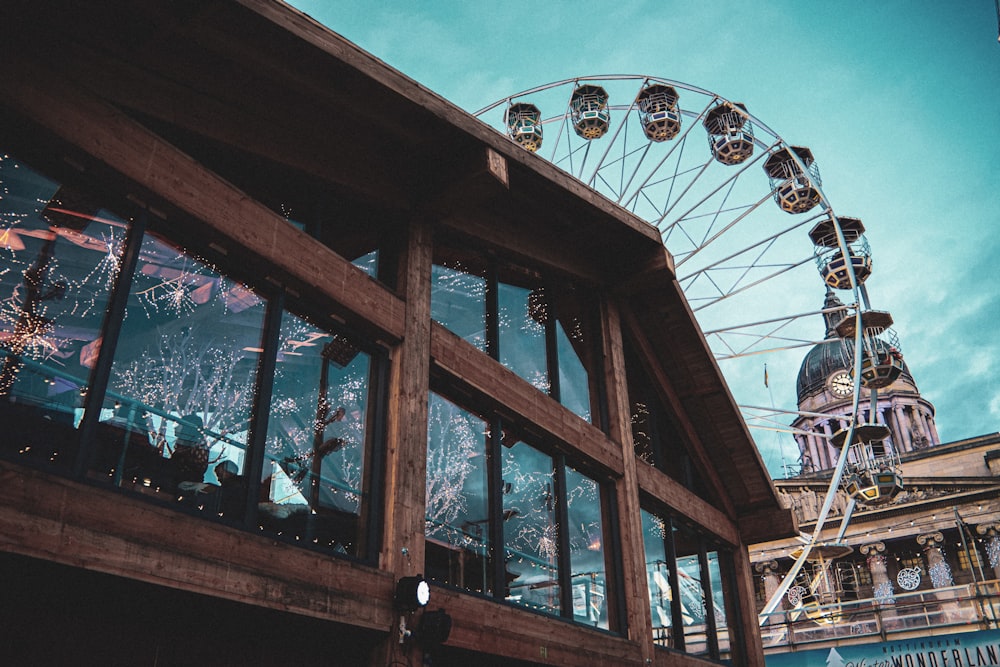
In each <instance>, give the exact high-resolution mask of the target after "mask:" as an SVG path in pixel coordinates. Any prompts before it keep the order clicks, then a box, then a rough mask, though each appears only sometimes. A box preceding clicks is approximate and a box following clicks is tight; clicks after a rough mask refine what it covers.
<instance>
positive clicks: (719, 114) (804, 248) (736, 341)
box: [475, 74, 874, 618]
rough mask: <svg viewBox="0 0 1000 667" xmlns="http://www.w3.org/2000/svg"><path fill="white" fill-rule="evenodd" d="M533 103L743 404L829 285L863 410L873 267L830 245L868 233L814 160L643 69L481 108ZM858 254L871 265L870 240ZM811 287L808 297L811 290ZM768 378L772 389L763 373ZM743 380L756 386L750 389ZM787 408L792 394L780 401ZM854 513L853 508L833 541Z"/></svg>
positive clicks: (767, 419) (555, 152)
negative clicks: (664, 256) (645, 229)
mask: <svg viewBox="0 0 1000 667" xmlns="http://www.w3.org/2000/svg"><path fill="white" fill-rule="evenodd" d="M581 100H590V101H591V105H590V106H591V107H593V108H592V109H591V111H592V112H593V113H592V116H593V117H594V118H595V120H594V121H592V123H591V124H590V125H585V126H584V128H585V129H588V130H589V131H586V132H584V131H581V108H582V106H581ZM594 100H598V102H594ZM528 104H530V105H531V108H532V109H533V110H537V111H538V113H539V116H538V120H537V122H536V123H535V125H534V126H533V128H532V139H533V149H534V150H537V152H538V154H539V155H540V156H542V157H543V158H545V159H547V160H549V161H550V162H552V163H553V164H554V165H556V166H557V167H559V168H561V169H562V170H564V171H566V172H567V173H569V174H571V175H572V176H574V177H575V178H577V179H578V180H580V181H582V182H583V183H584V184H586V185H587V186H589V187H590V188H592V189H594V190H595V191H596V192H598V193H600V194H601V195H603V196H605V197H607V198H608V199H610V200H612V201H614V202H616V203H617V204H619V205H620V206H622V207H624V208H625V209H627V210H629V211H631V212H632V213H634V214H636V215H637V216H639V217H641V218H643V219H644V220H646V221H648V222H649V223H650V224H652V225H654V226H655V227H656V228H657V229H658V230H659V231H660V234H661V236H662V238H663V241H664V243H665V245H666V246H667V248H668V249H669V250H670V252H671V253H672V255H673V256H674V259H675V261H676V268H677V274H678V280H679V282H680V284H681V286H682V288H683V289H684V291H685V294H686V296H687V298H688V301H689V303H690V304H691V308H692V310H693V311H694V312H695V315H696V317H697V319H698V321H699V323H700V325H701V327H702V329H703V331H704V332H705V336H706V338H707V339H708V341H709V345H710V346H711V348H712V351H713V353H714V354H715V356H716V358H717V359H718V360H719V361H720V362H724V363H722V364H720V365H721V366H722V369H723V372H724V374H725V376H726V378H727V381H728V382H729V384H730V386H731V388H732V390H733V393H734V395H735V396H736V398H737V401H738V402H754V403H759V401H748V400H746V399H749V398H750V397H751V396H753V395H754V394H755V392H756V393H759V392H760V391H764V389H761V383H760V381H759V378H760V377H761V369H762V368H764V366H763V364H762V362H761V360H760V359H759V358H758V357H756V355H759V354H762V353H767V354H768V355H769V356H768V361H769V364H770V366H771V369H772V372H774V374H775V376H776V377H781V378H782V383H784V384H786V385H788V386H790V387H792V389H791V390H790V391H794V388H793V387H794V380H790V378H794V377H795V374H796V371H797V370H798V365H799V361H800V360H801V356H802V352H803V351H804V350H805V349H808V348H809V347H811V346H813V345H815V344H817V343H818V342H820V341H821V340H822V338H823V334H824V332H823V331H822V330H821V327H820V325H819V324H818V322H819V321H820V320H821V318H820V317H819V315H820V313H822V312H823V311H821V310H816V309H815V308H814V306H815V304H816V303H817V302H818V301H819V300H820V297H819V295H820V294H822V292H820V291H819V290H822V289H825V287H826V285H831V286H832V287H835V288H837V289H841V290H844V291H845V292H849V293H850V297H848V299H845V301H846V302H847V310H846V312H848V313H849V317H850V318H854V319H856V326H854V327H846V328H845V329H846V330H850V331H852V332H854V335H853V338H849V339H845V341H844V344H845V345H846V346H847V347H848V358H849V359H851V360H852V362H853V365H854V372H853V373H852V376H853V384H854V386H853V408H852V411H853V414H860V413H859V410H858V401H859V396H860V388H861V386H863V373H862V364H863V362H864V360H865V359H866V354H865V353H866V348H865V346H864V344H863V343H864V340H863V339H864V336H863V335H861V332H862V331H863V329H864V327H863V325H862V320H861V318H862V314H863V312H864V311H865V310H866V309H867V308H868V296H867V293H866V292H865V290H864V288H863V286H862V284H861V283H863V281H864V278H865V277H867V273H869V272H870V269H871V264H870V261H868V263H862V265H861V268H863V269H864V270H863V271H859V273H863V275H860V276H856V275H855V269H856V268H858V267H859V264H858V262H856V261H847V262H844V261H842V260H841V261H840V262H839V263H838V264H836V265H835V266H833V267H830V266H827V265H828V264H829V261H832V260H834V259H835V255H836V253H839V254H840V257H841V258H843V257H848V258H853V257H856V256H858V255H859V254H860V253H861V246H860V245H859V235H860V232H863V231H864V230H863V226H862V227H861V228H860V232H859V231H858V227H859V226H860V221H857V219H853V218H852V219H847V220H851V221H852V222H849V223H847V224H846V225H841V223H840V218H839V217H838V215H837V214H836V213H835V212H834V209H833V207H832V205H831V203H830V201H829V200H828V199H827V198H826V196H825V195H824V194H823V190H822V183H821V180H820V175H819V170H818V162H819V161H821V158H822V156H813V153H812V151H811V150H810V149H808V148H806V147H803V146H793V145H791V144H790V143H788V142H786V141H785V140H784V139H782V138H781V137H780V136H779V135H778V134H777V133H775V132H774V131H773V130H772V129H771V128H770V127H768V126H767V125H766V124H765V123H763V122H762V121H760V120H759V119H758V118H756V117H754V116H753V115H752V114H751V113H750V112H749V111H748V110H747V107H746V106H745V105H744V104H743V103H741V102H736V101H731V100H727V99H725V98H723V97H721V96H720V95H717V94H715V93H713V92H710V91H708V90H705V89H703V88H698V87H696V86H691V85H689V84H685V83H681V82H678V81H673V80H669V79H664V78H660V77H655V76H648V75H635V74H615V75H601V76H583V77H578V78H573V79H565V80H562V81H556V82H553V83H548V84H544V85H541V86H538V87H535V88H531V89H528V90H525V91H522V92H519V93H516V94H513V95H510V96H509V97H505V98H503V99H501V100H498V101H496V102H494V103H492V104H490V105H488V106H486V107H484V108H482V109H480V110H479V111H477V112H475V115H476V116H478V117H479V118H480V119H482V120H483V121H485V122H487V123H489V124H491V125H492V126H494V127H495V128H497V129H499V130H501V131H505V130H507V128H508V127H509V126H510V125H511V122H510V120H509V118H508V115H509V114H510V113H511V110H513V111H514V112H515V113H520V112H521V110H523V109H524V108H525V105H528ZM598 110H599V112H600V113H599V114H598V113H597V112H598ZM595 126H596V127H598V129H599V131H597V130H593V127H595ZM509 136H511V137H512V139H514V140H515V141H519V139H518V138H517V136H515V135H512V134H509ZM845 228H846V229H847V234H846V236H845V231H844V230H845ZM817 229H819V230H821V231H822V234H821V235H820V236H821V237H822V238H821V242H820V241H817V240H816V238H819V237H818V236H816V235H817V232H816V231H815V230H817ZM810 230H813V232H812V233H811V232H810ZM813 237H816V238H813ZM814 246H815V247H814ZM863 250H864V257H865V258H866V260H867V258H868V257H869V255H868V248H867V244H865V245H864V247H863ZM816 264H818V265H819V269H820V274H819V275H817V274H816V273H815V269H816ZM831 274H835V277H830V276H831ZM810 281H812V282H810ZM810 284H812V285H815V286H816V291H813V290H810V289H808V285H810ZM807 316H808V317H807ZM788 351H794V352H792V353H791V354H787V352H788ZM782 353H785V354H782ZM776 354H778V355H779V358H778V360H777V361H775V357H774V355H776ZM750 378H754V379H757V381H756V382H753V380H751V379H750ZM763 385H764V386H765V387H766V386H767V385H768V380H767V371H765V372H764V382H763ZM747 386H753V387H754V389H752V390H750V391H746V390H745V388H746V387H747ZM864 386H867V385H864ZM790 395H792V396H794V394H790ZM873 398H874V396H873ZM741 399H744V400H742V401H741ZM792 403H794V399H790V400H788V401H786V404H792ZM743 411H744V418H745V419H746V421H747V424H748V426H750V427H751V428H759V429H761V430H762V431H768V430H770V431H789V427H788V426H787V423H788V421H789V420H790V419H791V417H790V415H794V414H796V411H795V409H794V408H790V409H781V408H775V407H772V408H760V407H753V406H749V405H748V406H747V407H745V408H743ZM782 418H784V420H785V421H784V423H781V422H780V421H779V420H781V419H782ZM854 429H855V422H854V421H852V422H851V424H850V426H849V428H848V432H847V433H844V434H842V437H843V438H845V441H846V442H848V443H851V442H854V441H855V440H856V437H855V435H854V433H853V431H854ZM758 442H759V441H758ZM850 450H851V448H850V447H844V448H843V449H842V451H841V455H840V457H839V460H838V462H837V466H836V468H835V471H834V475H833V478H832V479H831V482H830V487H829V491H828V493H827V496H826V501H825V502H824V504H823V506H822V509H821V511H820V514H819V518H818V520H817V522H816V527H815V530H814V532H813V534H812V536H810V537H809V538H808V539H807V540H806V544H805V546H804V548H803V549H802V550H801V553H800V555H799V557H798V559H797V560H796V564H795V566H793V568H792V570H791V572H790V573H789V575H788V577H787V578H786V580H785V582H784V583H783V585H782V586H781V587H780V588H779V590H778V592H777V593H776V595H775V597H774V599H773V600H772V601H771V602H769V604H768V605H767V606H766V607H765V609H764V611H763V614H762V617H761V618H766V614H767V613H768V612H769V611H770V610H771V609H773V607H774V606H775V604H776V603H777V600H778V599H780V598H781V596H783V595H784V594H785V592H786V591H787V589H788V587H789V586H790V585H791V584H792V583H793V582H794V580H795V577H796V575H797V574H798V572H799V570H800V569H801V567H802V565H803V564H804V563H805V562H806V561H807V559H808V558H809V554H810V550H811V548H812V547H813V546H814V545H815V544H816V542H817V540H818V536H819V535H820V533H821V531H822V529H823V525H824V522H825V520H826V517H827V515H828V513H829V511H830V508H831V506H832V503H833V500H834V497H835V495H836V490H837V488H838V487H839V485H840V484H841V479H842V477H843V475H844V471H845V467H846V466H847V463H848V459H849V457H848V452H849V451H850ZM852 507H853V501H852ZM849 519H850V511H848V512H847V513H846V516H845V518H844V521H843V524H842V526H841V530H840V532H841V535H842V534H843V533H844V531H845V530H846V526H847V522H848V521H849Z"/></svg>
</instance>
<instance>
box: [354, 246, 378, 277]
mask: <svg viewBox="0 0 1000 667" xmlns="http://www.w3.org/2000/svg"><path fill="white" fill-rule="evenodd" d="M351 264H353V265H354V266H356V267H358V268H359V269H361V270H362V271H364V272H365V273H367V274H368V275H369V276H371V277H372V278H378V250H372V251H371V252H367V253H365V254H364V255H361V256H360V257H358V258H356V259H353V260H351Z"/></svg>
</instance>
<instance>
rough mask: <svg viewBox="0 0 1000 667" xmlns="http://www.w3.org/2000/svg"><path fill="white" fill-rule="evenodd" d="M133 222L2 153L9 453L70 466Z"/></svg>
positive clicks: (0, 245) (0, 257)
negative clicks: (107, 314)
mask: <svg viewBox="0 0 1000 667" xmlns="http://www.w3.org/2000/svg"><path fill="white" fill-rule="evenodd" d="M127 231H128V225H127V223H126V222H125V221H124V220H122V219H120V218H118V217H117V216H115V215H114V214H112V213H111V212H109V211H108V210H106V209H105V208H103V206H102V205H101V203H100V202H99V201H97V200H96V199H94V198H92V197H89V196H87V195H86V194H85V193H83V192H81V191H78V190H75V189H73V188H70V187H62V186H60V184H59V183H57V182H55V181H52V180H50V179H48V178H46V177H44V176H42V175H41V174H39V173H38V172H36V171H34V170H32V169H31V168H30V167H28V166H27V165H25V164H24V163H22V162H18V161H17V160H15V159H14V158H13V157H11V156H9V155H3V154H0V422H2V423H3V425H4V426H3V427H4V435H3V438H0V443H2V444H0V448H2V449H3V450H4V452H5V453H6V454H7V455H9V456H15V457H17V458H18V459H20V460H24V461H26V462H27V461H31V462H35V463H40V464H44V465H53V466H56V467H70V466H72V465H73V461H74V457H75V454H76V443H77V440H78V438H77V435H78V433H77V428H78V427H79V424H80V418H81V416H82V413H83V409H82V406H83V401H84V399H85V397H86V395H87V392H88V390H89V388H90V385H91V372H92V370H93V368H94V364H95V362H96V359H97V355H98V353H99V352H100V349H101V341H102V332H101V326H102V324H103V320H104V317H105V313H106V311H107V308H108V302H109V297H110V293H111V290H112V289H113V287H114V285H115V283H116V281H117V279H118V274H119V268H120V265H121V257H122V248H123V246H124V241H125V236H126V233H127Z"/></svg>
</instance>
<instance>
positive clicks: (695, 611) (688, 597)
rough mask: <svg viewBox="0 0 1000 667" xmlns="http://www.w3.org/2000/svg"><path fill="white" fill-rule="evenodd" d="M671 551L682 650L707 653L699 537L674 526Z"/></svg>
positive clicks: (686, 529)
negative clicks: (673, 559)
mask: <svg viewBox="0 0 1000 667" xmlns="http://www.w3.org/2000/svg"><path fill="white" fill-rule="evenodd" d="M673 529H674V531H673V534H674V550H675V557H676V559H677V561H676V564H677V581H678V588H679V591H678V593H679V600H680V607H681V615H682V617H683V619H684V650H685V651H686V652H687V653H691V654H693V655H705V654H707V653H708V651H709V639H708V626H707V619H706V616H705V614H706V608H707V607H706V604H705V586H704V582H705V576H704V574H703V573H702V570H701V560H700V556H699V553H700V551H701V539H700V536H699V535H698V534H697V533H695V532H694V531H693V530H691V529H690V528H688V527H686V526H684V525H683V524H678V523H677V522H674V526H673Z"/></svg>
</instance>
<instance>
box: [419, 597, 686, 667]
mask: <svg viewBox="0 0 1000 667" xmlns="http://www.w3.org/2000/svg"><path fill="white" fill-rule="evenodd" d="M643 599H645V598H643ZM431 600H432V603H431V605H432V606H433V607H437V606H441V607H443V608H444V609H446V610H447V612H448V614H449V615H451V618H452V629H451V635H450V636H449V638H448V645H449V646H455V647H457V648H464V649H468V650H471V651H476V652H480V653H482V654H485V655H498V656H503V657H506V658H509V659H512V660H524V661H530V662H531V663H532V664H541V665H559V666H562V667H590V666H594V667H597V666H598V665H643V664H645V662H644V659H643V658H642V656H643V650H642V647H641V645H640V643H639V642H636V641H634V640H630V639H625V638H620V637H615V636H612V635H609V634H608V633H606V632H601V631H598V630H593V629H590V628H586V627H583V626H581V625H577V624H573V623H567V622H566V621H565V620H562V619H557V618H547V617H545V616H542V615H540V614H537V613H532V612H528V611H526V610H522V609H518V608H517V607H516V605H511V604H500V603H497V602H495V601H492V600H486V599H483V598H479V597H475V596H471V595H466V594H463V593H460V592H458V591H454V590H452V589H445V588H438V587H436V586H435V587H434V588H433V589H432V591H431ZM692 664H694V663H692Z"/></svg>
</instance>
